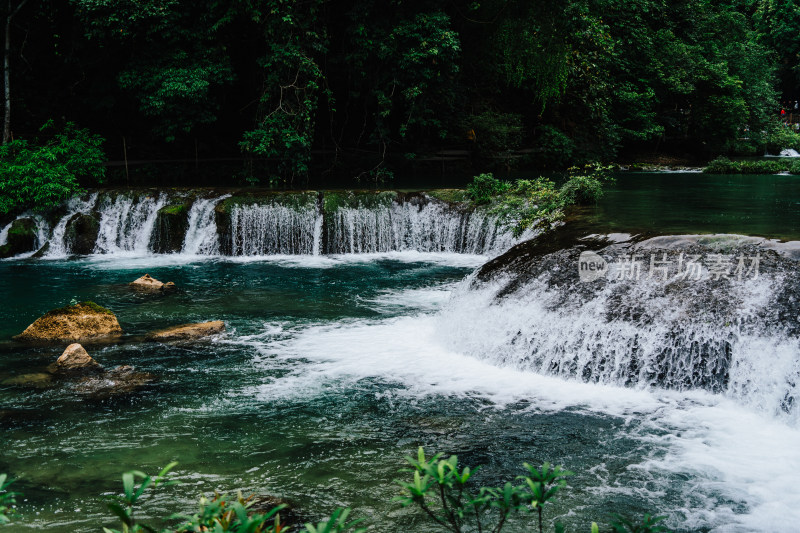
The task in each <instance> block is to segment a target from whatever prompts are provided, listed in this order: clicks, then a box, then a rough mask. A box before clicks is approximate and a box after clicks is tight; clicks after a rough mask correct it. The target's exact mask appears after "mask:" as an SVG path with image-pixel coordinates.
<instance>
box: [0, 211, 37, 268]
mask: <svg viewBox="0 0 800 533" xmlns="http://www.w3.org/2000/svg"><path fill="white" fill-rule="evenodd" d="M34 250H36V221H34V220H33V219H32V218H18V219H17V220H15V221H14V222H12V223H11V227H10V228H9V229H8V240H7V241H6V244H4V245H3V246H0V258H6V257H12V256H15V255H19V254H23V253H25V252H33V251H34Z"/></svg>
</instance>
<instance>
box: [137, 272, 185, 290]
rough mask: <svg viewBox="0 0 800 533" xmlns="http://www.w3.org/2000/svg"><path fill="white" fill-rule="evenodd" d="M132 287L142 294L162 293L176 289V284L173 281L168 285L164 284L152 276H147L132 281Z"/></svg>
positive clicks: (167, 283)
mask: <svg viewBox="0 0 800 533" xmlns="http://www.w3.org/2000/svg"><path fill="white" fill-rule="evenodd" d="M130 286H131V287H133V288H134V289H136V290H137V291H142V292H161V291H168V290H172V289H174V288H175V284H174V283H173V282H171V281H168V282H166V283H162V282H160V281H158V280H157V279H156V278H154V277H152V276H151V275H150V274H145V275H144V276H142V277H141V278H139V279H137V280H135V281H132V282H131V283H130Z"/></svg>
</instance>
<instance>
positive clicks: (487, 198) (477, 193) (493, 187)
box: [467, 174, 511, 205]
mask: <svg viewBox="0 0 800 533" xmlns="http://www.w3.org/2000/svg"><path fill="white" fill-rule="evenodd" d="M510 187H511V185H510V184H509V183H508V182H505V181H500V180H499V179H497V178H495V177H494V175H492V174H480V175H478V176H475V177H474V178H472V181H471V182H470V183H469V184H468V185H467V197H469V199H470V200H472V202H473V203H474V204H475V205H483V204H488V203H489V202H491V201H492V199H493V198H494V197H495V196H497V195H499V194H503V193H504V192H506V191H508V190H509V188H510Z"/></svg>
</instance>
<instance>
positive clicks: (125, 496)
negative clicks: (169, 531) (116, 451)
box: [103, 462, 178, 533]
mask: <svg viewBox="0 0 800 533" xmlns="http://www.w3.org/2000/svg"><path fill="white" fill-rule="evenodd" d="M177 464H178V463H175V462H173V463H170V464H168V465H167V466H165V467H164V468H163V469H162V470H161V471H160V472H159V473H158V475H156V476H153V477H151V476H148V475H147V474H145V473H144V472H141V471H139V470H132V471H130V472H126V473H124V474H122V490H123V493H122V495H121V496H115V497H112V498H111V501H109V503H108V509H109V511H111V513H112V514H114V515H115V516H116V517H117V518H118V519H119V520H120V522H122V529H121V530H118V529H109V528H106V527H104V528H103V531H105V533H138V532H142V531H147V532H150V533H155V531H156V530H155V528H154V527H152V526H148V525H146V524H140V523H138V522H137V520H136V518H135V516H134V511H135V508H136V505H137V504H138V503H139V500H140V499H141V498H142V496H144V494H145V491H147V489H148V488H149V489H151V492H152V491H154V490H155V489H156V488H157V487H158V486H159V485H162V484H163V485H164V486H169V485H174V484H175V483H177V482H176V481H166V476H167V474H168V473H169V471H170V470H172V469H173V468H175V466H176V465H177ZM137 479H140V480H141V481H140V482H139V485H138V486H137V485H136V480H137Z"/></svg>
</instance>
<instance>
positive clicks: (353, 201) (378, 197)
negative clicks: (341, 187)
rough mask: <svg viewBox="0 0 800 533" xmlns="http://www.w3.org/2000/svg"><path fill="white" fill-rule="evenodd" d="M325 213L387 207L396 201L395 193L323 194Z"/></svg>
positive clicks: (343, 192)
mask: <svg viewBox="0 0 800 533" xmlns="http://www.w3.org/2000/svg"><path fill="white" fill-rule="evenodd" d="M324 194H325V196H324V208H325V212H326V213H333V212H335V211H338V210H339V209H341V208H348V207H349V208H359V207H361V208H367V209H373V208H376V207H388V206H390V205H392V202H394V201H395V200H396V199H397V192H395V191H378V192H376V191H337V192H326V193H324Z"/></svg>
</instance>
